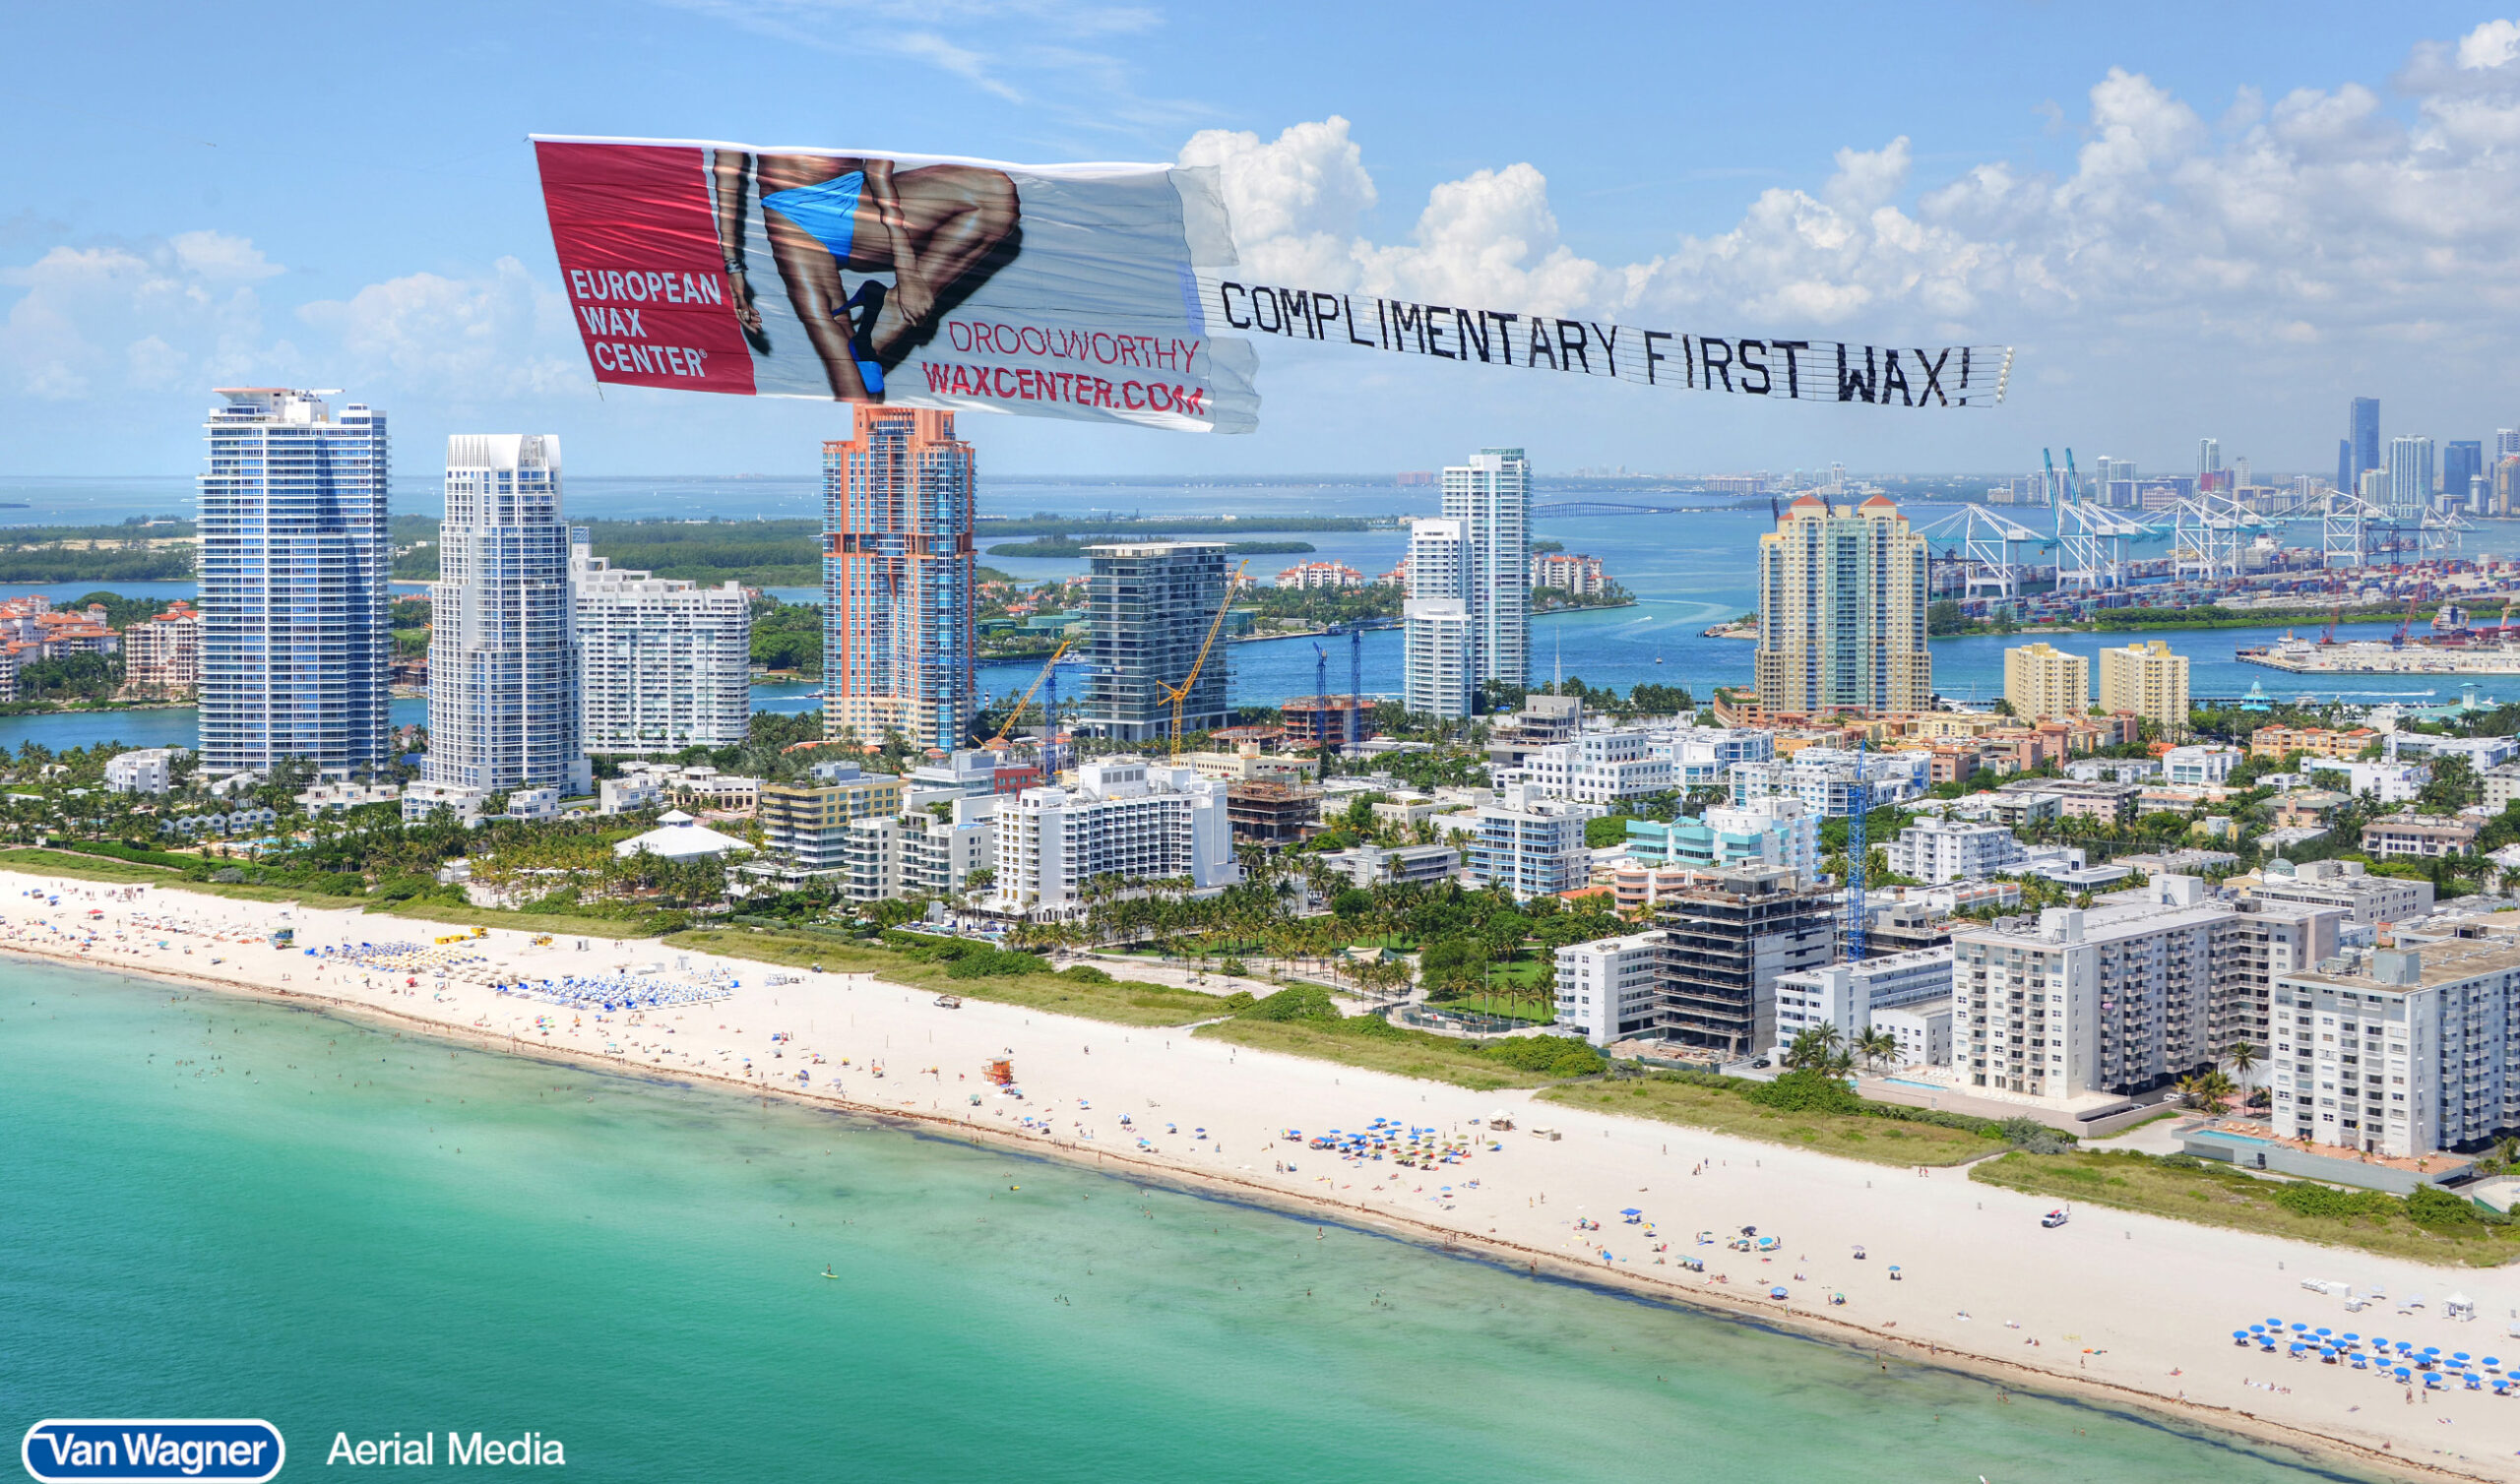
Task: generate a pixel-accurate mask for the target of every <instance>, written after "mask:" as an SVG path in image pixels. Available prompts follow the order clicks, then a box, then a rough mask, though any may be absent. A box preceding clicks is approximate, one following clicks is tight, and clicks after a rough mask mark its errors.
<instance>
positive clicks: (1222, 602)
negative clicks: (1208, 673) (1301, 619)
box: [1156, 560, 1251, 758]
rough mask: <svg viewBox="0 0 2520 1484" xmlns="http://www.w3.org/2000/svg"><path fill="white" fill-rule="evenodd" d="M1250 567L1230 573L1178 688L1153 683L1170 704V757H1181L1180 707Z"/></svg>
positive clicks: (1238, 568)
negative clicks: (1213, 617) (1160, 688)
mask: <svg viewBox="0 0 2520 1484" xmlns="http://www.w3.org/2000/svg"><path fill="white" fill-rule="evenodd" d="M1250 566H1251V563H1250V562H1249V561H1248V560H1246V561H1244V562H1243V564H1242V565H1241V566H1239V567H1236V568H1234V569H1233V576H1231V577H1229V578H1228V579H1226V584H1225V596H1223V597H1221V598H1219V599H1217V616H1216V618H1215V619H1214V620H1212V621H1211V622H1210V623H1209V624H1208V637H1207V639H1206V640H1205V641H1203V642H1202V643H1201V644H1200V645H1199V657H1198V658H1196V659H1194V660H1192V661H1190V673H1189V674H1187V675H1185V676H1183V677H1182V678H1181V684H1180V685H1179V687H1177V688H1176V687H1173V686H1168V685H1165V684H1164V682H1163V681H1161V680H1159V681H1157V682H1156V684H1157V685H1159V686H1163V688H1164V695H1165V699H1166V700H1167V701H1170V702H1171V703H1172V756H1174V757H1176V758H1177V757H1179V756H1181V706H1182V703H1184V702H1186V701H1188V700H1189V699H1190V687H1192V686H1194V685H1197V684H1198V683H1199V672H1200V671H1201V670H1204V669H1206V668H1207V667H1208V651H1209V650H1210V649H1215V648H1216V647H1217V635H1218V634H1219V633H1221V632H1222V631H1223V630H1224V628H1225V610H1226V609H1228V608H1230V607H1232V606H1233V588H1234V585H1235V584H1237V583H1239V582H1241V581H1242V574H1243V573H1244V572H1246V571H1248V570H1249V569H1250Z"/></svg>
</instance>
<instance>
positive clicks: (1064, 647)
mask: <svg viewBox="0 0 2520 1484" xmlns="http://www.w3.org/2000/svg"><path fill="white" fill-rule="evenodd" d="M1075 645H1076V641H1075V640H1073V639H1063V640H1060V641H1059V647H1058V648H1057V649H1053V650H1051V651H1050V662H1049V663H1048V664H1045V665H1043V666H1041V673H1040V674H1039V675H1036V676H1034V677H1033V683H1032V684H1031V685H1028V686H1026V687H1024V694H1023V695H1022V696H1020V697H1018V698H1017V699H1016V702H1015V710H1013V711H1008V712H1007V713H1006V724H1005V725H1004V726H1001V727H999V728H998V729H997V735H996V736H994V737H991V738H989V739H988V740H987V741H986V742H984V743H981V744H980V745H981V746H983V747H990V748H994V747H996V746H997V745H998V744H999V743H1001V742H1003V741H1005V740H1006V734H1007V733H1009V732H1011V731H1013V730H1015V723H1016V722H1018V721H1021V720H1023V719H1024V708H1026V707H1028V706H1031V705H1032V704H1033V693H1034V692H1035V691H1038V690H1040V688H1041V682H1042V681H1044V680H1047V679H1049V678H1050V671H1052V670H1055V669H1057V668H1058V667H1059V660H1060V659H1061V658H1062V657H1063V656H1065V655H1066V653H1067V651H1068V650H1069V649H1072V648H1074V647H1075ZM1043 719H1044V720H1047V721H1048V722H1049V726H1050V729H1056V727H1057V726H1058V720H1057V718H1055V717H1044V718H1043Z"/></svg>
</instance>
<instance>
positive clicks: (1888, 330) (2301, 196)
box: [1182, 21, 2520, 371]
mask: <svg viewBox="0 0 2520 1484" xmlns="http://www.w3.org/2000/svg"><path fill="white" fill-rule="evenodd" d="M2391 82H2392V86H2393V88H2394V91H2395V93H2397V97H2396V99H2395V100H2394V101H2393V100H2391V99H2387V98H2384V97H2383V95H2382V94H2381V93H2379V92H2376V91H2375V90H2374V89H2373V88H2371V87H2368V86H2365V85H2363V84H2362V83H2360V82H2354V81H2346V82H2343V83H2341V84H2340V85H2338V86H2336V87H2334V88H2331V89H2325V90H2321V89H2302V90H2299V91H2296V92H2294V93H2290V94H2289V95H2287V96H2285V97H2283V98H2281V99H2280V100H2278V101H2276V102H2275V103H2273V104H2272V105H2271V106H2269V105H2268V104H2266V103H2265V102H2264V101H2263V100H2262V99H2261V98H2260V97H2259V96H2258V95H2257V94H2256V93H2253V92H2251V91H2248V90H2241V91H2240V93H2238V95H2237V96H2236V98H2235V99H2234V100H2233V102H2232V103H2231V105H2230V106H2229V107H2228V108H2226V109H2223V110H2222V111H2221V112H2220V120H2221V121H2220V124H2219V125H2209V124H2208V123H2207V122H2206V119H2205V117H2204V116H2203V115H2201V114H2200V112H2199V111H2198V109H2197V108H2196V107H2194V106H2192V105H2191V104H2190V103H2189V102H2188V101H2186V100H2184V99H2182V98H2180V97H2178V96H2176V95H2174V94H2173V93H2171V92H2170V91H2169V90H2168V89H2166V88H2164V87H2162V86H2161V85H2159V84H2157V83H2155V82H2154V81H2152V80H2151V79H2149V78H2147V77H2145V76H2143V75H2141V74H2137V73H2132V72H2128V71H2126V70H2124V69H2122V68H2111V69H2110V70H2109V72H2108V73H2107V74H2106V75H2105V76H2103V77H2101V78H2100V79H2098V80H2097V81H2096V82H2095V83H2094V84H2093V85H2092V86H2091V87H2090V89H2089V90H2088V92H2087V93H2086V94H2085V97H2084V99H2083V108H2082V117H2081V118H2080V119H2079V120H2078V121H2077V123H2078V127H2079V130H2080V133H2081V135H2082V142H2081V144H2080V146H2079V148H2078V149H2077V151H2076V153H2075V155H2073V157H2072V163H2071V165H2070V167H2069V168H2067V169H2064V170H2061V171H2050V172H2042V171H2039V170H2036V169H2033V168H2028V167H2025V166H2024V165H2023V164H2022V163H2020V162H2018V161H2016V160H2002V159H1998V160H1988V161H1986V162H1984V163H1980V164H1977V165H1973V166H1967V167H1963V168H1960V169H1957V170H1953V171H1951V172H1950V173H1948V174H1946V175H1944V176H1943V177H1942V178H1941V179H1939V180H1928V181H1923V182H1916V183H1913V184H1912V181H1913V177H1914V175H1915V173H1916V167H1915V163H1914V158H1913V155H1912V153H1911V150H1910V145H1909V141H1908V140H1907V138H1906V137H1904V136H1902V137H1899V138H1894V139H1892V140H1890V141H1889V142H1888V143H1886V144H1882V145H1880V146H1878V147H1877V148H1867V147H1866V146H1864V145H1861V144H1858V145H1851V146H1849V147H1848V148H1846V149H1842V150H1840V151H1838V152H1837V154H1836V157H1835V159H1834V161H1833V164H1834V169H1832V170H1831V171H1830V172H1829V173H1828V174H1827V175H1826V177H1825V179H1824V180H1823V181H1822V183H1820V184H1819V185H1818V187H1817V188H1816V190H1804V189H1794V188H1783V187H1780V188H1776V189H1771V190H1768V191H1765V192H1763V193H1762V194H1760V195H1759V196H1758V197H1757V198H1756V199H1755V200H1754V201H1752V202H1751V204H1750V205H1749V206H1748V208H1747V209H1746V210H1745V211H1744V212H1743V213H1742V215H1741V216H1740V217H1739V218H1738V219H1737V220H1735V221H1734V222H1733V223H1732V224H1731V225H1730V226H1728V227H1725V228H1722V229H1719V230H1715V231H1706V232H1685V233H1680V234H1677V235H1675V237H1674V239H1673V241H1672V244H1671V246H1670V249H1669V250H1668V251H1666V252H1664V253H1662V254H1660V255H1659V256H1656V257H1654V258H1652V259H1650V260H1646V261H1641V262H1632V263H1625V264H1610V263H1602V262H1596V261H1592V260H1589V259H1586V258H1584V257H1582V256H1580V255H1578V254H1576V253H1575V252H1573V251H1572V250H1571V249H1569V248H1568V247H1567V246H1566V245H1565V244H1564V243H1563V242H1562V241H1561V240H1560V237H1559V232H1558V225H1557V218H1556V216H1555V214H1554V213H1553V211H1552V210H1551V208H1550V204H1549V200H1548V191H1547V181H1546V180H1545V178H1544V176H1543V175H1542V173H1541V171H1540V170H1539V169H1538V168H1537V167H1535V166H1534V165H1532V164H1530V163H1514V164H1508V165H1505V166H1503V167H1501V168H1492V169H1481V170H1479V171H1477V172H1475V173H1473V174H1471V175H1468V176H1466V177H1464V178H1462V179H1459V180H1454V181H1448V182H1445V183H1443V184H1440V185H1437V186H1436V187H1434V188H1433V189H1432V190H1431V191H1430V192H1429V194H1428V197H1427V201H1426V205H1425V207H1424V210H1423V211H1422V212H1421V213H1420V214H1419V216H1418V220H1417V223H1416V226H1415V229H1414V230H1413V231H1412V233H1411V234H1410V237H1409V239H1408V240H1407V241H1405V242H1379V241H1375V240H1373V239H1372V238H1370V237H1369V236H1367V235H1364V234H1363V232H1362V228H1361V225H1360V223H1361V222H1362V221H1363V219H1364V213H1365V212H1366V210H1367V209H1369V208H1370V207H1372V206H1373V205H1374V204H1375V202H1376V201H1377V200H1378V199H1379V193H1378V191H1377V187H1376V184H1375V182H1374V180H1373V178H1372V176H1371V174H1370V173H1368V172H1367V170H1366V169H1365V166H1364V162H1363V154H1362V150H1361V148H1360V146H1359V145H1358V143H1357V142H1356V141H1355V140H1354V139H1353V138H1352V137H1351V135H1350V130H1349V125H1348V122H1347V120H1345V119H1342V118H1336V117H1333V118H1330V119H1326V120H1323V121H1321V122H1319V123H1307V124H1298V125H1295V126H1294V127H1292V128H1290V129H1288V130H1286V131H1285V132H1284V133H1282V134H1281V135H1279V136H1278V138H1277V139H1275V140H1274V141H1268V142H1263V141H1262V140H1261V138H1260V137H1259V136H1258V135H1256V134H1250V133H1240V134H1233V133H1226V132H1223V131H1211V132H1208V133H1204V134H1200V135H1198V136H1196V137H1195V138H1193V139H1192V140H1191V141H1190V143H1189V145H1188V146H1187V147H1186V148H1185V149H1184V151H1183V154H1182V158H1183V159H1184V161H1186V162H1196V163H1205V164H1214V165H1217V166H1218V167H1219V168H1220V169H1221V170H1222V171H1223V177H1224V183H1225V189H1226V194H1227V200H1228V204H1229V208H1230V209H1231V211H1232V213H1233V217H1234V225H1235V235H1236V238H1237V242H1238V245H1239V248H1240V251H1241V253H1242V256H1243V259H1244V261H1245V263H1246V264H1247V265H1249V268H1250V272H1251V273H1252V275H1253V277H1255V278H1274V279H1276V280H1279V281H1292V282H1309V283H1318V284H1319V285H1321V286H1323V287H1331V288H1338V287H1355V288H1361V289H1371V290H1380V291H1385V292H1390V293H1396V294H1404V295H1408V296H1411V297H1418V298H1423V299H1427V300H1432V301H1436V302H1445V303H1455V304H1471V305H1479V306H1487V307H1495V308H1498V309H1527V308H1528V309H1540V310H1544V311H1548V312H1573V311H1583V312H1586V313H1590V314H1595V315H1610V316H1620V317H1624V318H1627V319H1630V320H1632V321H1634V322H1636V323H1639V324H1645V325H1653V326H1657V327H1669V328H1673V329H1682V328H1692V327H1695V326H1698V325H1703V326H1705V328H1707V329H1709V330H1717V331H1721V330H1726V329H1729V330H1732V331H1734V332H1755V331H1766V332H1769V333H1774V334H1792V333H1813V334H1826V335H1831V336H1832V337H1833V338H1834V337H1836V336H1845V337H1848V338H1879V339H1885V340H1902V339H1908V338H1911V337H1914V338H1918V339H1920V340H1922V338H1924V337H1927V336H1931V337H1933V338H1934V339H1936V340H1961V339H1966V340H1980V341H1985V340H2009V341H2013V342H2016V343H2023V344H2036V345H2038V346H2040V347H2041V349H2042V351H2043V352H2044V353H2046V354H2048V355H2052V356H2055V357H2059V358H2061V359H2063V360H2066V361H2069V362H2070V361H2073V360H2078V359H2080V358H2082V357H2084V356H2086V355H2087V354H2090V353H2093V352H2107V353H2122V354H2127V355H2133V356H2146V355H2155V356H2158V355H2165V354H2169V353H2173V352H2175V353H2182V354H2183V353H2187V352H2192V351H2193V350H2194V349H2195V348H2196V347H2197V346H2198V345H2200V344H2205V343H2210V344H2213V345H2215V346H2217V347H2218V348H2220V349H2222V350H2225V351H2227V352H2237V353H2243V354H2244V353H2246V352H2248V351H2250V350H2252V349H2263V350H2266V351H2269V352H2279V351H2282V350H2286V349H2291V348H2297V347H2299V346H2302V345H2307V344H2316V345H2319V346H2320V347H2321V349H2322V353H2323V354H2351V353H2352V352H2354V351H2356V350H2358V349H2363V348H2368V349H2371V350H2373V351H2375V352H2379V353H2387V352H2390V351H2395V350H2399V349H2400V348H2401V347H2403V346H2405V345H2407V344H2409V343H2414V342H2421V343H2423V344H2425V346H2426V347H2427V348H2426V351H2425V353H2426V354H2427V355H2438V356H2445V357H2451V358H2452V363H2456V362H2457V361H2458V360H2459V359H2460V358H2464V359H2465V361H2466V362H2467V363H2468V364H2471V365H2473V366H2474V367H2475V368H2476V369H2478V370H2480V371H2482V370H2485V369H2488V368H2497V369H2498V367H2499V366H2500V364H2501V358H2502V356H2503V355H2504V354H2505V353H2506V347H2507V346H2508V345H2509V344H2510V343H2511V341H2512V340H2513V338H2514V335H2515V334H2516V333H2520V324H2515V323H2514V321H2513V316H2514V314H2515V312H2520V23H2511V22H2502V21H2495V22H2489V23H2487V24H2486V25H2484V26H2481V27H2479V28H2477V29H2476V30H2475V31H2471V32H2470V33H2468V35H2466V36H2465V37H2463V38H2461V39H2460V40H2458V41H2457V42H2455V43H2437V42H2432V43H2425V44H2423V45H2419V46H2417V47H2415V48H2414V49H2413V51H2412V53H2411V56H2410V59H2409V61H2408V63H2407V65H2406V66H2405V67H2404V68H2403V69H2401V70H2400V72H2399V74H2398V76H2397V77H2396V78H2394V79H2392V80H2391ZM2410 115H2411V120H2410V118H2409V116H2410Z"/></svg>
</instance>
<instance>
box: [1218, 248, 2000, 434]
mask: <svg viewBox="0 0 2520 1484" xmlns="http://www.w3.org/2000/svg"><path fill="white" fill-rule="evenodd" d="M1199 293H1200V297H1201V299H1202V301H1203V303H1202V305H1201V307H1202V308H1203V309H1204V310H1205V311H1206V315H1207V319H1208V325H1209V328H1210V330H1211V331H1212V332H1214V331H1217V330H1221V329H1230V330H1238V331H1246V332H1249V333H1252V334H1255V335H1274V336H1281V337H1284V338H1286V339H1289V340H1329V341H1334V342H1336V341H1345V342H1346V343H1348V344H1351V345H1361V346H1363V347H1365V348H1366V349H1368V350H1387V351H1391V352H1393V353H1395V354H1400V355H1422V356H1428V357H1440V358H1442V359H1444V360H1450V361H1476V362H1479V363H1480V364H1481V365H1504V366H1521V367H1524V368H1527V369H1531V370H1544V371H1557V372H1565V373H1572V374H1574V375H1579V376H1594V377H1604V378H1612V377H1614V378H1616V379H1618V380H1620V381H1627V382H1635V383H1637V384H1638V385H1640V386H1647V387H1670V388H1674V389H1677V390H1680V391H1688V392H1729V393H1732V394H1733V395H1734V396H1737V397H1767V398H1775V399H1780V400H1782V401H1786V402H1863V403H1866V404H1869V405H1872V406H1884V407H1991V406H1995V405H1998V404H2000V403H2001V402H2003V400H2004V391H2005V388H2006V386H2007V384H2008V383H2009V382H2010V381H2011V379H2012V347H2011V346H2010V345H1860V344H1851V343H1848V342H1846V341H1843V340H1773V339H1763V338H1756V337H1749V336H1722V335H1698V334H1694V333H1689V332H1683V331H1669V330H1638V329H1635V328H1633V327H1630V326H1625V325H1605V324H1603V323H1601V322H1599V321H1597V320H1584V319H1561V318H1559V317H1557V316H1554V315H1539V314H1516V313H1507V312H1502V311H1498V310H1493V309H1463V308H1459V307H1456V306H1453V305H1449V304H1419V303H1413V302H1411V301H1408V300H1405V299H1385V298H1378V297H1376V296H1374V295H1372V294H1350V293H1326V292H1323V291H1320V290H1318V289H1305V288H1287V287H1280V286H1277V285H1273V284H1263V283H1250V282H1245V281H1242V280H1240V279H1236V278H1219V277H1216V276H1214V275H1210V274H1204V273H1203V274H1201V275H1199Z"/></svg>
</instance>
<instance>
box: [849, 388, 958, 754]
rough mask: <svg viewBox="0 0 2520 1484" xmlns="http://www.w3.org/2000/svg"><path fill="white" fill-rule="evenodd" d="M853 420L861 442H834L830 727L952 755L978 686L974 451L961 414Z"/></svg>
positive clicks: (905, 412)
mask: <svg viewBox="0 0 2520 1484" xmlns="http://www.w3.org/2000/svg"><path fill="white" fill-rule="evenodd" d="M856 413H857V436H856V437H855V438H852V439H851V440H850V441H848V442H846V443H826V444H824V445H823V498H824V520H823V542H824V550H823V726H824V729H825V731H826V733H827V734H828V735H830V736H833V737H838V736H840V735H842V734H843V733H849V734H851V735H853V736H855V737H856V738H857V739H858V740H859V741H862V742H880V741H882V740H883V739H884V736H885V734H886V733H888V732H899V733H901V735H902V736H903V737H905V738H907V739H908V740H909V741H911V742H912V743H914V744H915V745H917V746H920V747H941V748H944V749H945V750H947V751H948V752H951V751H953V750H954V749H956V748H960V747H962V746H964V745H965V744H967V743H968V742H969V741H970V740H971V737H970V733H971V725H972V713H973V708H974V688H975V686H976V684H977V679H976V676H975V670H974V666H975V663H976V660H977V648H976V646H977V641H976V639H975V637H974V634H973V628H972V589H973V587H975V586H976V584H977V560H976V558H975V557H974V555H973V551H972V506H973V495H974V489H975V486H976V484H977V480H978V472H977V464H976V461H975V460H974V458H973V455H972V446H971V445H970V444H968V443H964V442H962V441H960V440H959V439H957V438H955V436H954V414H953V413H951V412H932V411H921V410H915V409H913V408H909V407H886V406H870V405H866V404H863V403H860V404H858V405H857V407H856Z"/></svg>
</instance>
